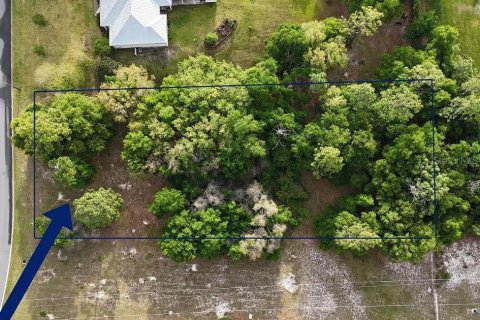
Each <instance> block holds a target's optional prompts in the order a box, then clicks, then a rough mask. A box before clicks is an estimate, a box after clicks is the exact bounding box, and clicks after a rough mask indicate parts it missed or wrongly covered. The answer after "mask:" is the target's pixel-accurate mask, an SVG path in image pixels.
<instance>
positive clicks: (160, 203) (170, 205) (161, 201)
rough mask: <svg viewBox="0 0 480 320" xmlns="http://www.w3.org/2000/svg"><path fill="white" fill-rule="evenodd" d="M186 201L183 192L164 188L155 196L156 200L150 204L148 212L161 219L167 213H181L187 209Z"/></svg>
mask: <svg viewBox="0 0 480 320" xmlns="http://www.w3.org/2000/svg"><path fill="white" fill-rule="evenodd" d="M185 205H186V200H185V196H184V195H183V193H182V191H179V190H176V189H168V188H163V189H162V190H161V191H159V192H158V193H157V194H156V195H155V200H153V202H152V203H151V204H150V206H149V207H148V210H149V211H150V212H151V213H153V214H154V215H155V216H157V217H158V218H160V217H161V216H163V215H164V214H165V213H173V214H175V213H179V212H180V211H182V210H184V209H185Z"/></svg>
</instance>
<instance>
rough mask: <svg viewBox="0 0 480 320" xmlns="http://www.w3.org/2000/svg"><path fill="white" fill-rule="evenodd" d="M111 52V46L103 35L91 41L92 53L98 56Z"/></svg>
mask: <svg viewBox="0 0 480 320" xmlns="http://www.w3.org/2000/svg"><path fill="white" fill-rule="evenodd" d="M110 53H112V48H111V47H110V44H109V42H108V39H107V38H105V37H100V38H97V39H95V41H94V42H93V54H94V55H96V56H99V57H105V56H108V55H110Z"/></svg>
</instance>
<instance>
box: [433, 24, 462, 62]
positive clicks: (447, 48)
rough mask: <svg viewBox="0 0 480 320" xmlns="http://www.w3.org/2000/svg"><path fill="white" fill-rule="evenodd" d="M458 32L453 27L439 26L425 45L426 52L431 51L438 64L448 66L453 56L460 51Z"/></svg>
mask: <svg viewBox="0 0 480 320" xmlns="http://www.w3.org/2000/svg"><path fill="white" fill-rule="evenodd" d="M458 37H459V34H458V30H457V29H456V28H455V27H452V26H448V25H441V26H438V27H436V28H435V29H434V30H433V31H432V38H431V40H430V43H429V44H428V45H427V50H433V51H434V53H435V54H436V57H437V60H438V63H439V64H440V65H443V64H444V63H446V64H447V65H449V64H450V63H451V59H452V57H453V54H454V53H456V52H458V51H459V50H460V47H459V45H458Z"/></svg>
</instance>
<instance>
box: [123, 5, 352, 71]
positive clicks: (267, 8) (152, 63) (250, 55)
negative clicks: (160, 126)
mask: <svg viewBox="0 0 480 320" xmlns="http://www.w3.org/2000/svg"><path fill="white" fill-rule="evenodd" d="M345 10H346V9H345V6H344V4H342V3H341V2H340V1H338V2H337V1H333V2H332V1H327V0H237V1H231V0H230V1H229V0H219V1H218V2H217V3H216V4H205V5H194V6H177V7H173V9H172V11H170V12H169V13H168V33H169V47H168V49H157V50H146V51H144V53H140V54H138V55H137V56H135V55H134V53H133V50H122V51H117V52H116V53H115V54H114V57H115V58H116V59H118V60H119V61H121V62H123V63H136V64H141V65H145V66H146V67H147V68H148V69H149V71H150V72H151V73H153V74H155V75H156V77H157V79H161V78H162V77H163V76H164V75H166V74H168V73H172V72H174V71H175V66H176V62H178V61H180V60H182V59H184V58H186V57H188V56H189V55H195V54H198V53H200V52H201V53H205V54H208V55H212V56H215V57H217V58H219V59H224V60H227V61H230V62H233V63H235V64H239V65H241V66H249V65H251V64H252V60H253V59H254V58H256V57H258V56H261V55H263V53H264V51H265V41H266V40H267V39H268V38H269V37H270V35H271V34H272V32H273V31H274V30H275V29H276V28H277V27H278V26H279V25H280V24H281V23H288V22H292V23H293V22H305V21H310V20H314V19H321V18H323V17H326V16H330V15H341V14H346V11H345ZM224 18H228V19H230V20H237V21H238V27H237V29H236V30H235V31H234V32H233V34H232V35H231V36H230V37H229V38H228V39H227V40H226V41H225V42H223V43H222V44H221V45H220V46H219V47H217V48H215V49H213V50H209V49H205V48H204V46H203V40H204V39H205V36H206V35H207V33H208V32H211V31H213V30H214V29H215V27H217V26H218V25H219V24H220V23H221V22H222V20H223V19H224Z"/></svg>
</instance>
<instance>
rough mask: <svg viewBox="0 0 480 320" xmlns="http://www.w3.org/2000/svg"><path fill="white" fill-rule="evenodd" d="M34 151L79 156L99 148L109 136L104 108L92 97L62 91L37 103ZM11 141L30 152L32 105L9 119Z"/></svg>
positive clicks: (46, 155)
mask: <svg viewBox="0 0 480 320" xmlns="http://www.w3.org/2000/svg"><path fill="white" fill-rule="evenodd" d="M35 119H36V135H35V137H36V152H37V153H36V154H37V156H38V157H39V158H41V159H45V160H50V159H55V158H58V157H60V156H69V157H74V158H76V157H79V158H82V157H84V156H87V155H92V154H95V153H97V152H99V151H102V150H103V149H104V147H105V143H106V141H107V140H108V139H109V138H110V130H109V125H108V118H107V117H106V110H105V107H104V106H103V104H101V103H100V102H98V101H97V100H96V99H94V98H90V97H87V96H84V95H82V94H77V93H66V94H62V95H59V96H55V97H53V98H52V101H51V102H50V103H49V104H48V105H42V104H37V105H36V112H35ZM11 126H12V130H13V138H12V140H13V143H14V145H15V146H16V147H18V148H20V149H22V150H24V151H25V153H27V154H29V155H32V154H33V107H32V106H30V107H28V108H27V109H26V110H25V111H24V112H23V113H22V114H21V115H20V116H18V117H17V118H15V119H13V120H12V124H11Z"/></svg>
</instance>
